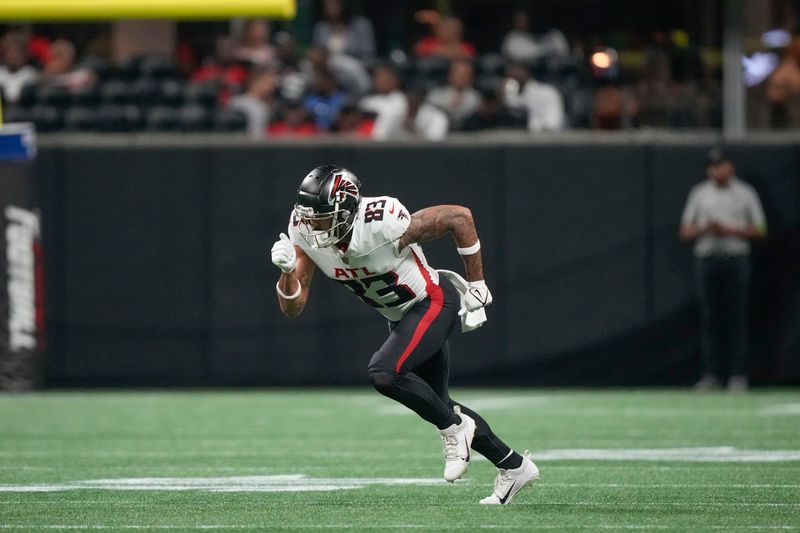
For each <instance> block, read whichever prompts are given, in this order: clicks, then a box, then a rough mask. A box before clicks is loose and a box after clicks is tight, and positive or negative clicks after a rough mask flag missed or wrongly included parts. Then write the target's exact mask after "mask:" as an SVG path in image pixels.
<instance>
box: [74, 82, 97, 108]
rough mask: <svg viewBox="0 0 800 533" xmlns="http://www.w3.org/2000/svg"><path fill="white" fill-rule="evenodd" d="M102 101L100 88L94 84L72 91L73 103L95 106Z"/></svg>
mask: <svg viewBox="0 0 800 533" xmlns="http://www.w3.org/2000/svg"><path fill="white" fill-rule="evenodd" d="M99 102H100V89H99V88H98V87H97V86H96V85H93V86H91V87H84V88H83V89H80V90H78V91H76V92H74V93H72V105H77V106H89V107H94V106H96V105H97V104H98V103H99Z"/></svg>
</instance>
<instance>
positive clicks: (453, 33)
mask: <svg viewBox="0 0 800 533" xmlns="http://www.w3.org/2000/svg"><path fill="white" fill-rule="evenodd" d="M424 13H425V14H426V17H423V19H424V20H425V21H426V22H428V21H429V22H431V24H432V26H433V35H432V36H430V37H425V38H424V39H421V40H420V41H418V42H417V44H416V45H414V54H416V55H417V57H428V56H439V57H443V58H445V59H449V60H451V61H453V60H456V59H471V58H473V57H475V54H476V51H475V46H473V45H472V44H471V43H468V42H466V41H464V39H463V34H464V25H463V24H462V23H461V20H459V19H458V18H456V17H439V16H438V15H436V14H435V13H434V14H433V15H431V12H429V11H425V12H424ZM418 20H419V17H418Z"/></svg>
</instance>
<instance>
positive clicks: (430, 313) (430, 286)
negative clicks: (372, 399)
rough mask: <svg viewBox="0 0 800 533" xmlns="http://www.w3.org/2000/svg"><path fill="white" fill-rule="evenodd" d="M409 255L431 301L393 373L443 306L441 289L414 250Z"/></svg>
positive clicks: (403, 361) (398, 369) (406, 357)
mask: <svg viewBox="0 0 800 533" xmlns="http://www.w3.org/2000/svg"><path fill="white" fill-rule="evenodd" d="M411 253H412V254H414V260H415V261H416V262H417V266H418V267H419V272H420V274H422V277H423V278H424V279H425V291H426V292H427V293H428V296H429V297H430V299H431V306H430V307H429V308H428V310H427V311H426V312H425V314H424V315H423V316H422V319H421V320H420V321H419V324H417V329H415V330H414V335H412V336H411V342H409V343H408V346H406V349H405V350H403V353H402V355H401V356H400V359H398V360H397V365H395V367H394V371H395V372H400V368H401V367H402V366H403V363H405V362H406V359H408V356H409V355H411V352H413V351H414V348H416V347H417V345H418V344H419V341H421V340H422V337H423V336H424V335H425V332H426V331H428V328H429V327H430V325H431V324H432V323H433V321H434V320H436V317H437V316H439V312H440V311H441V310H442V305H443V304H444V293H443V292H442V288H441V287H439V286H438V285H436V284H435V283H434V282H433V280H432V279H431V275H430V273H428V270H427V269H426V268H425V267H424V266H423V265H422V262H421V261H420V260H419V257H417V254H416V253H414V250H411Z"/></svg>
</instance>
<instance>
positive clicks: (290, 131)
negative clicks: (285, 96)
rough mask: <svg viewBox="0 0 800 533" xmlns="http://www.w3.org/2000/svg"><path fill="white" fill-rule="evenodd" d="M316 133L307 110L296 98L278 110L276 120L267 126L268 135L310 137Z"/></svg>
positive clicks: (315, 127)
mask: <svg viewBox="0 0 800 533" xmlns="http://www.w3.org/2000/svg"><path fill="white" fill-rule="evenodd" d="M317 133H318V130H317V126H316V125H314V121H313V120H311V116H310V115H309V113H308V110H307V109H306V108H305V107H304V106H303V104H302V103H301V102H299V101H297V100H292V101H289V102H287V103H286V105H285V106H284V107H283V109H281V110H280V111H279V115H278V120H276V121H275V122H273V123H272V124H270V125H269V127H268V128H267V135H268V136H270V137H312V136H314V135H316V134H317Z"/></svg>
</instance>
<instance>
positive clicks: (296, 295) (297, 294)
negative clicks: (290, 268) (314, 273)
mask: <svg viewBox="0 0 800 533" xmlns="http://www.w3.org/2000/svg"><path fill="white" fill-rule="evenodd" d="M275 290H276V291H278V296H280V297H281V298H283V299H284V300H297V299H298V298H299V297H300V293H301V292H303V286H302V285H300V282H299V281H298V282H297V290H296V291H295V293H294V294H292V295H291V296H286V295H285V294H283V291H282V290H281V282H280V281H279V282H278V283H276V284H275Z"/></svg>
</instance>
